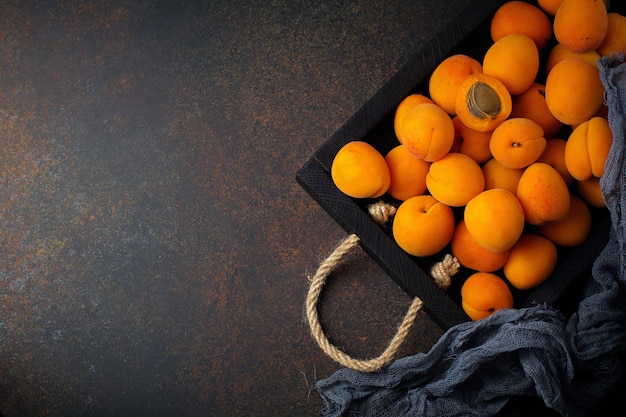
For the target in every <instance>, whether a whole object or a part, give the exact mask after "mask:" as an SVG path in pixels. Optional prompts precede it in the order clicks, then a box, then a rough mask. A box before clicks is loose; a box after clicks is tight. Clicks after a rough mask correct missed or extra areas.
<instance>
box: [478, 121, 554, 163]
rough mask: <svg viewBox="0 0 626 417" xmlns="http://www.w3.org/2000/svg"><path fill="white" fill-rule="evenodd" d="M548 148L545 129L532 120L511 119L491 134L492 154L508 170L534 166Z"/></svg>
mask: <svg viewBox="0 0 626 417" xmlns="http://www.w3.org/2000/svg"><path fill="white" fill-rule="evenodd" d="M545 148H546V139H545V138H544V137H543V129H542V128H541V126H539V125H538V124H537V123H535V122H534V121H532V120H531V119H527V118H524V117H519V118H509V119H507V120H505V121H504V122H502V123H501V124H500V125H499V126H498V127H496V128H495V129H494V131H493V133H492V134H491V141H490V142H489V149H491V154H492V155H493V157H494V158H495V159H496V160H498V162H500V163H501V164H502V165H504V166H505V167H507V168H512V169H520V168H525V167H527V166H528V165H530V164H532V163H533V162H535V161H536V160H537V158H539V156H540V155H541V154H542V153H543V151H544V149H545Z"/></svg>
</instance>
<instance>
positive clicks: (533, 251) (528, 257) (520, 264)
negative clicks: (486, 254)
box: [503, 233, 557, 290]
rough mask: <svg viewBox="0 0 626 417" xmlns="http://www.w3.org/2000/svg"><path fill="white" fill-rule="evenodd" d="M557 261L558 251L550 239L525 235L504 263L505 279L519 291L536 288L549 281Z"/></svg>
mask: <svg viewBox="0 0 626 417" xmlns="http://www.w3.org/2000/svg"><path fill="white" fill-rule="evenodd" d="M556 261H557V249H556V246H555V245H554V243H553V242H552V241H551V240H550V239H548V238H546V237H544V236H541V235H538V234H535V233H527V234H523V235H522V236H521V237H520V238H519V240H518V241H517V242H516V243H515V245H513V247H512V248H511V250H510V251H509V256H508V257H507V259H506V262H504V267H503V271H504V277H505V278H506V279H507V281H509V283H510V284H511V285H512V286H514V287H515V288H517V289H519V290H528V289H531V288H535V287H536V286H538V285H539V284H542V283H543V282H544V281H545V280H546V279H548V277H549V276H550V274H551V273H552V271H554V267H555V266H556Z"/></svg>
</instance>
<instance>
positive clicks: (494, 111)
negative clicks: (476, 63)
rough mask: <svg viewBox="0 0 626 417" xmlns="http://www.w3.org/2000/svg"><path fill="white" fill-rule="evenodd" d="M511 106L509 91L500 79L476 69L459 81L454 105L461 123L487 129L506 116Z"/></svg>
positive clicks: (496, 124) (480, 130) (474, 127)
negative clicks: (475, 71) (473, 72)
mask: <svg viewBox="0 0 626 417" xmlns="http://www.w3.org/2000/svg"><path fill="white" fill-rule="evenodd" d="M512 106H513V100H512V99H511V93H509V90H507V88H506V86H505V85H504V84H503V83H502V81H500V80H499V79H498V78H496V77H494V76H491V75H488V74H484V73H476V74H472V75H470V76H469V77H467V78H465V79H464V80H463V82H461V84H459V87H458V89H457V94H456V102H455V107H454V109H455V113H456V115H457V117H458V118H459V119H460V120H461V122H463V124H464V125H465V126H467V127H469V128H470V129H474V130H477V131H479V132H488V131H492V130H493V129H495V128H496V126H498V125H499V124H500V123H502V122H503V121H505V120H506V119H507V118H508V117H509V115H510V114H511V109H512Z"/></svg>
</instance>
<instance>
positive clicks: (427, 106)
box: [396, 103, 454, 162]
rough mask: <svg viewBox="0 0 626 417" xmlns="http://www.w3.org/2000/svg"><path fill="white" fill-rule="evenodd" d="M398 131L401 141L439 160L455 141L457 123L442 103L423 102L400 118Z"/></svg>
mask: <svg viewBox="0 0 626 417" xmlns="http://www.w3.org/2000/svg"><path fill="white" fill-rule="evenodd" d="M396 135H397V137H398V140H399V141H400V143H401V144H403V145H404V146H406V148H407V149H408V151H409V152H411V154H413V155H414V156H415V157H417V158H419V159H423V160H425V161H427V162H432V161H435V160H437V159H439V158H441V157H443V156H444V155H445V154H447V153H448V152H449V151H450V148H452V144H453V143H454V124H453V123H452V119H451V118H450V116H449V115H448V114H447V113H446V112H445V111H444V110H443V109H442V108H441V107H439V106H437V105H436V104H432V103H422V104H419V105H417V106H415V107H414V108H412V109H411V110H410V111H409V112H408V113H407V114H406V116H404V118H403V119H402V120H401V121H400V123H399V126H398V127H397V129H396Z"/></svg>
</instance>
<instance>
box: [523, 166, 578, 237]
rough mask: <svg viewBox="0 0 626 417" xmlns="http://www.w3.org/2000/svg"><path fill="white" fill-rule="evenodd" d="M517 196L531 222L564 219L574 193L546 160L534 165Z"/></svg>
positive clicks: (524, 176)
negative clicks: (571, 192)
mask: <svg viewBox="0 0 626 417" xmlns="http://www.w3.org/2000/svg"><path fill="white" fill-rule="evenodd" d="M517 198H518V200H519V202H520V204H521V205H522V208H523V210H524V217H525V218H526V221H527V222H528V223H530V224H534V225H539V224H542V223H545V222H548V221H557V220H561V219H562V218H564V217H565V216H566V215H567V212H568V211H569V206H570V192H569V189H568V188H567V184H565V181H564V180H563V177H562V176H561V174H559V172H558V171H557V170H556V169H554V168H553V167H552V166H551V165H548V164H546V163H543V162H534V163H532V164H530V165H529V166H528V167H527V168H526V169H525V170H524V173H523V174H522V177H521V178H520V180H519V184H518V185H517Z"/></svg>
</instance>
